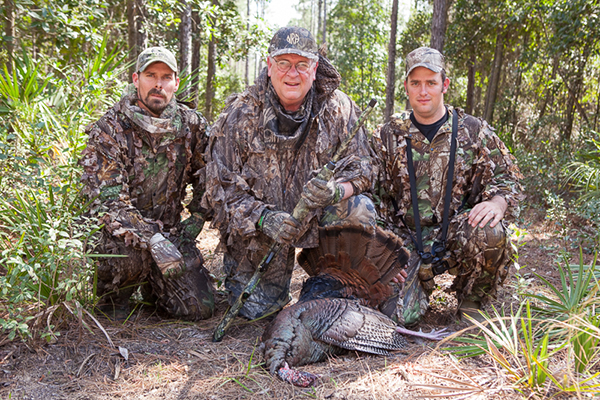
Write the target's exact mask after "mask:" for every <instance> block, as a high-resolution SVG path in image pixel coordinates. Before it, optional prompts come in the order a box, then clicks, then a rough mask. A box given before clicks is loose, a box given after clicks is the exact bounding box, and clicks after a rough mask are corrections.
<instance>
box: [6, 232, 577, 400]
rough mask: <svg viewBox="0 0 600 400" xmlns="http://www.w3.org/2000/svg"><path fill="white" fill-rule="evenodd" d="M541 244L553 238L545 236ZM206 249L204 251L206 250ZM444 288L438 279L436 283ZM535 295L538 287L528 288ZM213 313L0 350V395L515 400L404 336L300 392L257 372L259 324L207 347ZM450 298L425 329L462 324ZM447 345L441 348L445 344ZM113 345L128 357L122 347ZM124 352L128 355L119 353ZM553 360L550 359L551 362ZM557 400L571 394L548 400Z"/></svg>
mask: <svg viewBox="0 0 600 400" xmlns="http://www.w3.org/2000/svg"><path fill="white" fill-rule="evenodd" d="M201 238H202V241H201V244H200V246H201V248H203V249H204V254H205V256H206V257H205V258H206V264H207V266H208V268H209V269H210V271H211V273H212V274H213V275H214V276H215V278H216V279H217V280H218V279H219V278H220V277H222V271H221V258H220V256H219V255H218V254H215V253H214V249H215V248H216V245H217V241H218V239H217V236H216V232H214V231H211V230H207V231H205V232H204V233H203V234H202V237H201ZM540 240H546V239H542V238H538V239H536V240H534V241H533V242H536V243H532V245H531V247H530V248H528V247H527V246H526V247H525V248H524V249H523V250H522V254H523V255H531V256H529V257H528V259H529V260H532V261H534V260H535V261H534V262H531V264H530V265H529V266H527V267H526V268H529V269H532V268H536V270H537V271H538V272H542V273H544V274H545V276H550V277H552V275H553V274H554V268H553V267H552V265H553V263H549V262H548V258H547V257H548V256H547V255H546V259H542V257H543V252H542V253H538V252H537V250H536V249H537V248H538V247H539V246H540V245H539V243H537V241H540ZM547 240H552V238H551V237H550V238H548V239H547ZM207 249H210V250H207ZM305 278H306V274H305V273H304V272H303V271H301V270H296V271H295V272H294V278H293V282H292V294H293V295H294V296H295V297H296V298H297V296H298V293H299V290H300V288H301V286H302V282H303V280H304V279H305ZM438 283H439V284H440V286H441V287H442V288H444V287H445V286H446V282H445V281H444V279H440V281H439V282H438ZM514 284H515V282H514V280H513V281H511V282H508V283H507V285H505V287H504V288H503V289H502V290H501V292H500V296H499V299H498V303H496V305H497V306H501V304H502V303H505V304H510V303H514V302H516V300H515V299H514V298H513V294H514V288H513V285H514ZM531 287H532V290H537V289H536V288H537V287H538V285H537V283H536V282H532V283H531ZM217 301H218V304H217V312H216V315H215V316H214V317H213V318H211V319H209V320H205V321H200V322H198V323H183V322H180V321H173V320H169V319H165V318H164V316H161V315H158V314H157V313H156V310H154V309H152V308H148V307H142V308H141V309H140V310H138V311H137V312H136V313H135V314H134V316H133V318H132V320H130V321H128V322H127V323H125V324H122V323H117V322H111V321H109V320H107V319H104V318H100V319H99V322H100V324H101V325H102V326H103V328H104V330H105V331H106V334H107V335H108V336H110V339H111V341H112V342H113V343H114V347H113V346H111V345H110V344H109V341H108V340H107V338H106V335H105V334H104V333H103V332H102V330H101V329H100V328H99V327H98V326H96V325H95V324H94V323H93V322H92V321H91V320H89V319H88V320H87V322H88V324H89V326H90V330H86V329H79V327H78V326H77V324H76V323H72V324H71V325H72V326H71V327H65V328H64V329H62V330H61V336H59V337H58V340H57V341H56V342H55V343H53V344H41V343H38V344H33V345H32V344H29V345H25V344H22V343H15V342H13V343H6V344H4V345H2V346H0V398H2V399H8V398H11V399H144V400H146V399H147V400H151V399H152V400H154V399H167V400H169V399H225V400H230V399H231V400H232V399H260V398H265V399H266V398H268V399H306V398H318V399H348V400H350V399H416V398H427V399H434V398H435V399H437V398H444V399H467V398H468V399H491V400H495V399H498V400H500V399H502V400H506V399H522V398H528V397H529V396H525V395H521V394H519V393H518V392H516V391H515V390H513V389H512V386H511V382H510V380H509V378H508V377H507V376H506V375H505V374H504V372H503V371H502V370H501V369H498V368H496V366H495V365H494V364H493V362H492V361H491V359H489V358H487V357H477V358H472V359H465V360H460V361H459V360H455V359H454V358H452V357H451V356H449V355H447V354H446V353H444V352H442V351H440V350H439V346H437V345H436V344H432V343H430V342H423V341H420V340H409V346H408V347H407V348H406V349H404V350H403V351H401V352H398V353H396V354H394V355H393V356H392V357H388V358H385V357H377V356H369V355H365V354H354V353H353V354H348V355H346V356H342V357H337V358H331V359H329V360H327V361H326V362H322V363H318V364H314V365H308V366H305V367H303V369H304V370H306V371H309V372H311V373H314V374H320V375H322V380H321V383H320V385H318V386H316V387H314V388H309V389H300V388H296V387H293V386H291V385H288V384H285V383H283V382H281V381H280V380H279V379H276V378H274V377H272V376H270V375H269V373H268V372H267V371H266V370H265V369H263V367H262V364H261V363H262V362H263V360H262V354H261V352H260V350H259V345H260V342H259V338H260V336H261V335H262V332H263V330H264V327H265V325H266V324H267V322H265V321H256V322H244V321H241V320H238V323H237V324H236V325H234V326H233V327H232V328H231V329H230V330H229V332H228V333H227V335H226V336H225V338H224V340H223V341H222V342H221V343H213V342H212V341H211V337H212V332H213V329H214V327H215V326H216V325H217V323H218V322H219V320H220V318H221V316H222V315H223V312H224V311H225V308H226V304H225V296H224V294H222V293H220V292H219V293H218V294H217ZM455 308H456V301H455V299H454V298H453V296H452V295H449V294H447V293H444V292H443V291H438V292H437V293H436V294H435V296H434V301H433V302H432V310H431V311H430V312H429V313H428V315H427V316H426V318H425V320H424V322H423V324H422V328H423V329H424V330H425V329H429V328H431V327H440V326H446V325H447V326H449V328H450V329H451V330H453V331H459V330H461V329H463V328H465V327H467V324H466V323H464V322H463V323H461V322H460V321H458V320H457V319H456V318H455V316H454V312H455ZM447 345H449V344H448V343H446V344H444V346H447ZM119 348H122V349H126V350H127V351H126V352H125V351H123V350H121V351H119ZM124 355H126V356H127V357H125V356H124ZM559 363H560V361H559V360H557V364H559ZM555 398H557V399H561V398H568V397H560V396H557V397H555Z"/></svg>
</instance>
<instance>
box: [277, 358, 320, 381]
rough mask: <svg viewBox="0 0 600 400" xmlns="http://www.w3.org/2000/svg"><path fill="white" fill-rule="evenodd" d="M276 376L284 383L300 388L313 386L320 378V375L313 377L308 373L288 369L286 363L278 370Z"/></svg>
mask: <svg viewBox="0 0 600 400" xmlns="http://www.w3.org/2000/svg"><path fill="white" fill-rule="evenodd" d="M277 375H279V377H280V378H281V380H283V381H284V382H288V383H291V384H292V385H295V386H300V387H309V386H313V384H314V383H315V381H316V380H317V379H319V378H320V377H321V375H315V374H311V373H310V372H304V371H300V370H297V369H293V368H290V366H289V365H288V363H284V365H283V367H281V368H279V371H277Z"/></svg>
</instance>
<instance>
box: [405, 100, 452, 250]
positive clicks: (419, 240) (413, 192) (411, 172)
mask: <svg viewBox="0 0 600 400" xmlns="http://www.w3.org/2000/svg"><path fill="white" fill-rule="evenodd" d="M457 132H458V115H457V112H456V109H455V110H454V112H453V114H452V137H451V139H450V160H449V163H448V176H447V178H446V195H445V196H444V214H443V216H442V235H441V238H440V243H441V244H442V245H443V246H444V247H445V245H446V236H447V234H448V226H449V225H450V221H449V218H450V200H451V197H452V183H453V182H452V181H453V179H454V163H455V160H456V142H457V140H456V136H457ZM406 161H407V167H408V177H409V180H410V196H411V197H412V209H413V217H414V221H415V234H416V239H415V238H413V236H412V234H411V235H410V237H411V239H412V240H413V243H414V244H415V246H416V247H417V251H418V252H419V254H420V255H422V254H423V234H422V232H421V219H420V217H419V203H418V198H417V178H416V175H415V166H414V164H413V158H412V144H411V141H410V138H408V137H407V138H406ZM401 220H402V223H403V224H404V226H405V227H406V228H407V229H408V226H407V225H406V222H404V218H401ZM409 233H410V230H409ZM431 253H432V255H435V253H434V251H433V248H432V249H431Z"/></svg>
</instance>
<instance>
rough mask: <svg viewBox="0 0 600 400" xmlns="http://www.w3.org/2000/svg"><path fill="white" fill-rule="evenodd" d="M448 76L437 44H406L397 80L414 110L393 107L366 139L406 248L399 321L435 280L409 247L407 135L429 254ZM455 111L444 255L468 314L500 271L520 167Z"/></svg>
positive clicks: (421, 307) (415, 315) (446, 148)
mask: <svg viewBox="0 0 600 400" xmlns="http://www.w3.org/2000/svg"><path fill="white" fill-rule="evenodd" d="M449 84H450V80H449V79H448V78H447V77H446V71H445V63H444V57H443V55H442V54H441V53H440V52H438V51H437V50H435V49H431V48H427V47H421V48H418V49H416V50H414V51H412V52H411V53H410V54H409V55H408V56H407V58H406V76H405V81H404V87H405V89H406V92H407V95H408V99H409V102H410V105H411V107H412V109H413V110H412V112H411V113H408V112H404V113H401V114H396V115H394V116H392V119H391V121H390V122H388V123H387V124H385V125H384V126H383V127H382V128H381V130H380V133H379V134H376V135H375V140H374V144H375V146H376V148H377V151H378V153H379V156H380V163H381V168H380V176H379V182H378V186H379V192H378V195H379V196H380V200H381V203H380V215H381V217H382V218H383V220H384V223H385V225H386V226H387V227H388V228H389V229H392V230H393V231H395V232H396V233H397V234H399V235H400V236H401V237H402V238H403V239H404V240H405V243H407V245H409V247H411V258H410V261H409V269H408V278H407V281H406V283H405V285H404V288H403V290H402V292H401V293H400V296H399V299H398V302H397V308H396V317H398V319H399V322H401V323H403V324H412V323H414V322H416V321H417V320H418V319H419V318H420V317H421V316H422V315H423V314H424V313H425V311H426V309H427V307H428V295H429V294H431V292H432V290H433V288H434V281H433V279H432V278H433V274H432V269H431V266H430V265H426V263H422V259H421V256H420V255H419V254H418V251H417V249H416V246H415V245H414V244H413V245H412V246H411V243H413V240H415V239H414V238H415V237H416V236H415V219H414V214H413V208H412V199H411V187H410V179H409V172H408V166H407V165H408V164H407V162H408V161H407V155H406V148H407V139H409V140H410V143H411V146H412V152H411V153H412V159H413V163H414V171H415V178H416V186H417V188H416V190H417V197H418V208H419V217H420V219H419V220H420V224H421V227H422V238H423V247H424V252H425V253H428V252H430V251H431V246H432V244H433V243H434V242H436V241H439V240H440V239H441V238H440V236H441V225H442V219H443V213H444V199H445V192H446V190H445V188H446V181H447V173H448V172H447V171H448V165H449V154H450V145H451V136H452V118H453V112H454V110H455V109H454V108H453V107H451V106H446V105H444V93H446V91H447V90H448V86H449ZM456 111H457V115H458V131H457V150H456V153H455V154H456V160H455V164H454V165H455V167H454V176H453V186H452V192H451V193H452V194H451V198H450V209H449V226H448V234H447V240H446V246H445V250H446V251H445V252H444V257H445V259H446V261H447V263H448V264H447V267H449V271H448V272H449V273H450V274H452V275H454V276H455V279H454V282H453V286H452V290H455V291H456V294H457V298H458V301H459V312H467V313H471V314H474V310H475V309H478V308H480V307H481V303H482V302H485V301H486V300H488V299H489V298H490V297H493V296H495V295H496V292H497V287H498V285H499V284H501V283H502V282H503V281H504V279H505V278H506V276H507V273H508V264H509V262H510V259H511V254H512V253H511V246H510V243H509V240H508V238H507V229H506V226H505V223H504V219H505V217H508V216H513V217H515V216H518V213H519V208H518V200H519V199H520V197H521V195H520V187H519V184H518V179H519V178H520V173H519V170H518V168H517V166H516V165H515V164H514V158H513V157H512V156H511V155H510V154H509V152H508V150H507V148H506V146H505V145H504V143H502V141H501V140H500V138H498V136H497V135H496V134H495V133H494V131H493V130H492V128H491V127H490V126H488V124H487V123H486V122H485V121H483V120H481V119H478V118H475V117H473V116H471V115H468V114H465V113H464V111H463V110H460V109H456ZM411 235H412V239H411ZM459 315H460V314H459Z"/></svg>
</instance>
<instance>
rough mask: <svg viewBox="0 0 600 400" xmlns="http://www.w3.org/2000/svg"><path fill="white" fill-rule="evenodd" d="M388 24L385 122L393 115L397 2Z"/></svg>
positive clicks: (395, 1) (394, 1)
mask: <svg viewBox="0 0 600 400" xmlns="http://www.w3.org/2000/svg"><path fill="white" fill-rule="evenodd" d="M390 20H391V23H390V42H389V44H388V68H387V85H386V87H385V111H384V113H383V117H384V120H385V122H387V121H389V120H390V117H391V116H392V114H393V113H394V97H395V94H396V31H397V28H398V0H393V1H392V15H391V18H390Z"/></svg>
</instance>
